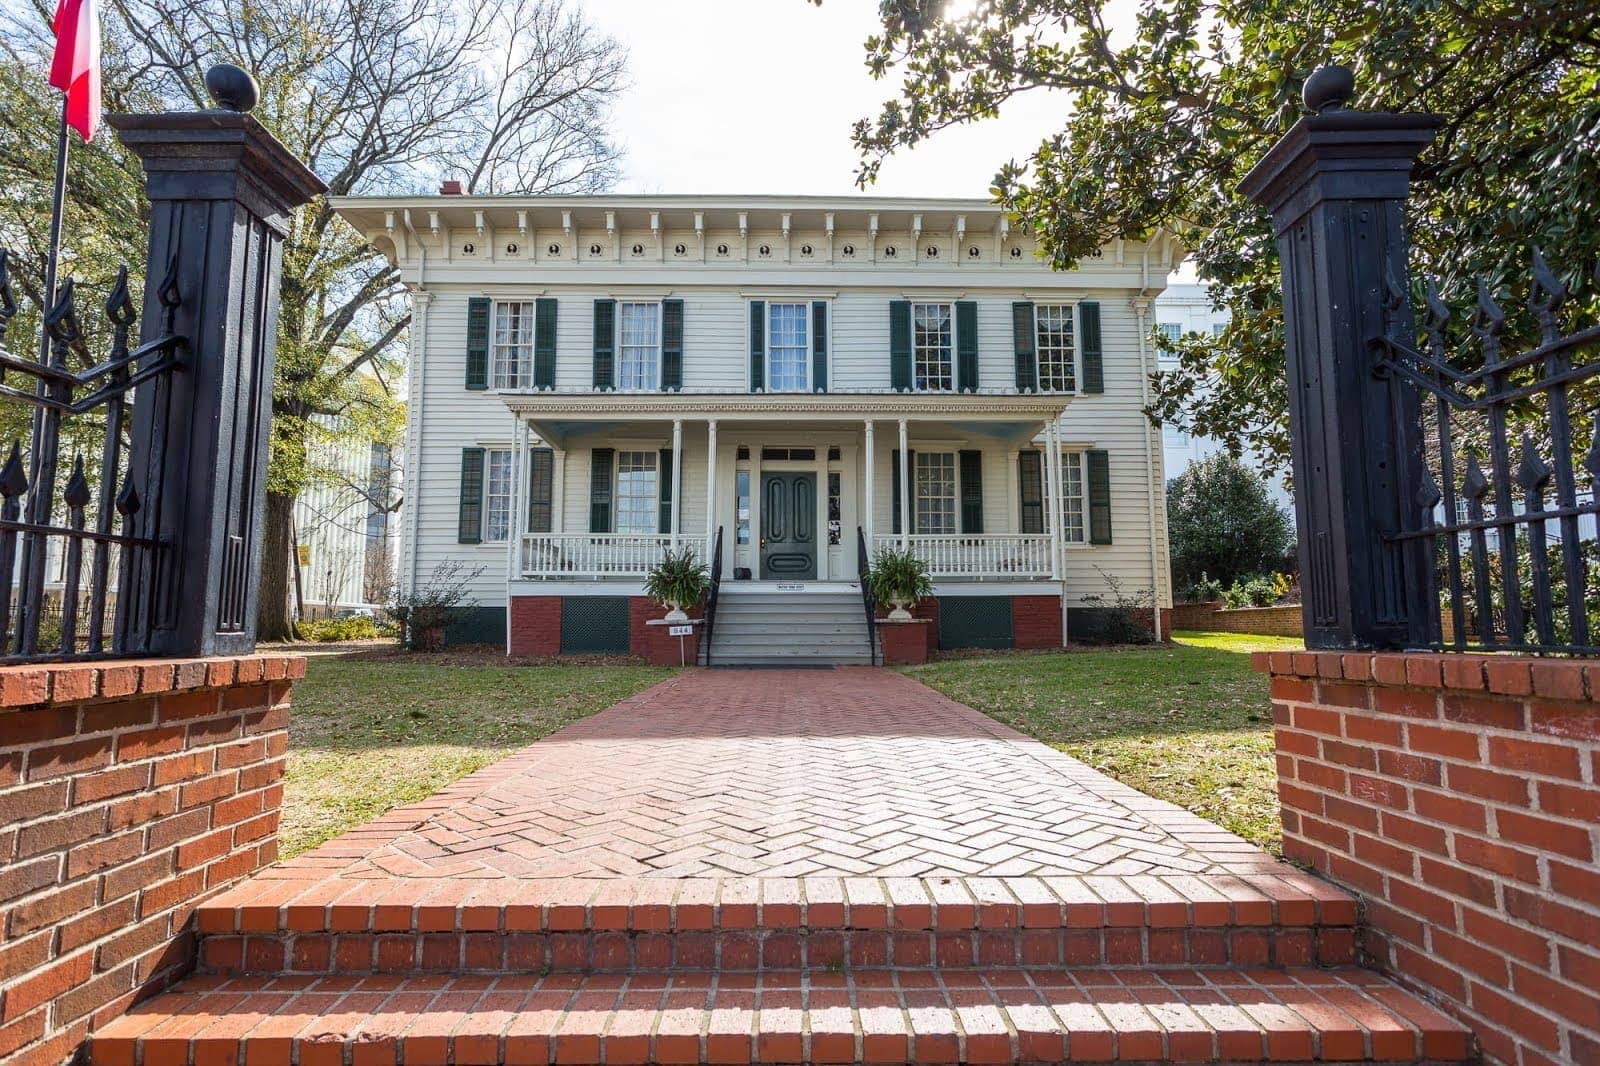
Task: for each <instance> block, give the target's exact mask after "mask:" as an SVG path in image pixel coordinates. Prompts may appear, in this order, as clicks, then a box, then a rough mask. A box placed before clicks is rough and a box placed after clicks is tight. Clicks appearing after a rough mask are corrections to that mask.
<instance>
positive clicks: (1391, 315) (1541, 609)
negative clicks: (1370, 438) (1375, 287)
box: [1373, 249, 1600, 655]
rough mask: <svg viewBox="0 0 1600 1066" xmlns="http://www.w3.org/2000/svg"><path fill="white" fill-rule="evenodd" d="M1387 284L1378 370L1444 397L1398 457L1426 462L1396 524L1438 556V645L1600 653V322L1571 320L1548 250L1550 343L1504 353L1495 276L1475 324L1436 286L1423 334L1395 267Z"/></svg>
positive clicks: (1416, 469)
mask: <svg viewBox="0 0 1600 1066" xmlns="http://www.w3.org/2000/svg"><path fill="white" fill-rule="evenodd" d="M1594 280H1595V283H1596V284H1597V285H1600V270H1597V271H1596V273H1595V279H1594ZM1385 289H1386V299H1385V301H1384V309H1383V310H1384V323H1385V333H1384V336H1382V337H1380V338H1378V339H1376V340H1375V341H1374V342H1373V344H1374V348H1375V351H1376V355H1377V359H1376V361H1375V363H1374V364H1373V366H1374V371H1375V373H1377V374H1378V375H1379V376H1380V377H1381V376H1386V375H1393V376H1395V377H1397V378H1398V379H1401V380H1403V381H1405V382H1409V383H1410V384H1411V385H1413V386H1415V387H1416V388H1418V389H1420V390H1422V393H1423V394H1424V400H1425V403H1426V402H1427V401H1431V407H1432V410H1431V412H1429V414H1431V419H1428V420H1427V421H1425V423H1424V432H1423V434H1422V437H1421V439H1422V442H1423V455H1422V456H1420V461H1418V459H1419V457H1415V456H1411V457H1408V456H1403V455H1402V456H1396V457H1395V459H1396V461H1397V462H1400V463H1409V464H1410V466H1411V467H1412V469H1410V470H1409V471H1406V472H1405V473H1404V474H1403V475H1402V476H1403V478H1404V484H1405V485H1409V486H1410V487H1411V488H1412V489H1413V490H1414V491H1413V495H1412V501H1411V502H1412V504H1413V506H1411V507H1409V508H1403V509H1402V510H1401V515H1402V518H1401V528H1400V529H1399V530H1398V531H1395V532H1392V533H1390V534H1389V536H1388V539H1389V540H1390V541H1391V542H1393V543H1395V544H1397V545H1398V544H1403V543H1405V542H1408V541H1409V542H1417V541H1421V542H1422V543H1424V544H1425V545H1426V546H1427V548H1428V553H1429V555H1430V556H1431V558H1432V559H1433V560H1434V561H1435V565H1434V567H1433V570H1432V572H1431V574H1430V575H1428V576H1429V577H1430V578H1431V580H1432V582H1433V584H1432V586H1431V587H1430V588H1429V589H1428V599H1427V602H1429V603H1437V604H1438V605H1439V610H1438V611H1437V612H1436V613H1435V614H1434V616H1433V618H1432V620H1431V621H1432V624H1431V631H1432V632H1431V640H1430V641H1429V646H1431V647H1434V648H1438V649H1447V650H1468V649H1482V650H1516V651H1530V652H1540V653H1547V652H1556V653H1573V654H1587V655H1594V654H1600V639H1597V638H1600V587H1593V586H1592V585H1591V582H1596V581H1600V418H1597V417H1596V409H1597V405H1600V395H1597V394H1596V390H1595V388H1594V385H1593V384H1590V385H1587V386H1586V384H1585V383H1588V382H1590V379H1593V378H1595V377H1596V375H1600V326H1591V327H1588V328H1584V329H1577V330H1574V331H1573V332H1570V333H1563V332H1562V324H1561V316H1560V311H1561V309H1562V305H1563V304H1564V303H1565V302H1566V301H1567V299H1568V295H1569V294H1568V291H1567V289H1566V287H1565V286H1563V285H1562V283H1561V282H1560V281H1559V280H1558V279H1557V278H1556V277H1555V276H1554V275H1553V274H1552V273H1551V271H1550V269H1549V268H1548V266H1547V265H1546V263H1545V261H1544V257H1543V256H1542V255H1540V253H1539V252H1538V250H1537V249H1535V250H1534V252H1533V261H1532V269H1531V272H1530V280H1529V285H1528V292H1527V296H1526V300H1525V306H1526V308H1527V310H1528V312H1529V313H1530V314H1531V315H1532V317H1533V319H1534V320H1536V321H1537V323H1538V328H1539V332H1540V342H1539V343H1538V344H1537V346H1535V347H1532V348H1530V349H1529V350H1527V351H1523V352H1520V353H1514V354H1513V353H1508V352H1506V351H1505V350H1504V349H1503V346H1502V335H1503V334H1504V333H1505V327H1506V312H1505V310H1504V309H1503V308H1502V306H1501V304H1500V303H1499V302H1498V301H1497V300H1496V299H1495V296H1494V294H1493V293H1492V292H1491V291H1490V290H1489V288H1488V287H1487V286H1486V285H1484V284H1482V283H1480V284H1479V286H1478V292H1477V308H1476V312H1475V313H1474V314H1473V316H1472V317H1471V320H1470V321H1468V322H1466V323H1465V324H1464V328H1462V327H1458V326H1456V325H1455V324H1453V323H1452V322H1451V317H1452V316H1451V312H1450V309H1449V307H1448V305H1447V304H1446V303H1445V301H1444V300H1443V299H1442V298H1441V297H1440V294H1439V291H1438V288H1437V287H1436V285H1434V284H1433V283H1432V282H1430V283H1428V284H1427V286H1426V297H1425V305H1426V311H1425V313H1424V314H1423V315H1422V317H1421V322H1422V325H1421V329H1420V339H1419V338H1418V337H1417V336H1414V335H1408V334H1412V333H1413V327H1412V326H1411V323H1412V322H1413V321H1414V319H1413V317H1412V314H1411V307H1410V300H1411V293H1410V292H1409V291H1407V289H1406V287H1405V286H1404V285H1402V284H1401V283H1400V282H1398V281H1397V280H1396V278H1395V276H1394V273H1393V271H1390V272H1389V273H1388V275H1387V283H1386V285H1385ZM1394 417H1395V418H1396V419H1401V418H1408V417H1411V414H1410V412H1408V411H1405V410H1403V409H1402V408H1401V407H1400V406H1398V405H1397V407H1396V408H1395V409H1394ZM1397 429H1398V427H1397ZM1580 434H1582V435H1586V437H1587V441H1588V444H1587V447H1582V446H1581V445H1580V439H1581V438H1580ZM1397 436H1398V434H1397ZM1513 438H1519V439H1517V440H1516V441H1515V443H1514V442H1513Z"/></svg>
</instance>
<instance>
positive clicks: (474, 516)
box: [456, 448, 483, 544]
mask: <svg viewBox="0 0 1600 1066" xmlns="http://www.w3.org/2000/svg"><path fill="white" fill-rule="evenodd" d="M456 542H457V543H459V544H482V543H483V449H482V448H462V449H461V510H460V512H459V515H458V518H457V521H456Z"/></svg>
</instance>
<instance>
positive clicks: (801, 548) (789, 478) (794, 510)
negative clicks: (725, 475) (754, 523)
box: [755, 469, 825, 581]
mask: <svg viewBox="0 0 1600 1066" xmlns="http://www.w3.org/2000/svg"><path fill="white" fill-rule="evenodd" d="M817 491H818V486H817V472H816V471H815V470H814V469H813V470H768V469H763V470H762V471H761V482H760V488H759V490H758V492H759V495H758V496H757V499H759V501H760V504H759V506H760V508H761V536H760V539H759V541H758V542H757V544H756V559H757V573H756V574H755V576H756V577H757V578H759V579H760V580H762V581H786V580H787V581H815V580H817V577H818V575H819V570H818V567H819V565H820V564H821V561H820V560H819V558H818V555H819V552H820V550H821V546H819V545H818V543H817V525H818V523H817V509H818V501H817ZM824 506H825V505H824ZM804 561H809V564H810V565H809V566H806V565H803V564H804ZM773 562H776V563H777V567H776V569H774V568H773V566H772V565H771V564H772V563H773Z"/></svg>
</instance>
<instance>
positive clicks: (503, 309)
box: [489, 300, 534, 389]
mask: <svg viewBox="0 0 1600 1066" xmlns="http://www.w3.org/2000/svg"><path fill="white" fill-rule="evenodd" d="M533 320H534V304H533V301H532V300H526V301H516V300H513V301H496V303H495V305H494V341H493V343H492V344H491V345H490V347H489V351H490V360H489V362H490V377H489V381H490V384H491V385H492V386H493V387H494V388H497V389H520V388H525V387H526V386H527V385H528V384H529V383H530V382H531V381H532V379H533Z"/></svg>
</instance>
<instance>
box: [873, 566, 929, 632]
mask: <svg viewBox="0 0 1600 1066" xmlns="http://www.w3.org/2000/svg"><path fill="white" fill-rule="evenodd" d="M867 585H868V587H869V588H870V589H871V590H872V596H873V598H874V599H876V600H877V601H878V602H879V603H887V604H889V605H890V606H892V607H893V608H894V609H893V610H891V611H890V612H889V621H891V622H909V621H911V611H910V608H912V607H915V606H916V605H917V603H918V602H919V601H920V600H922V599H923V598H925V597H927V596H931V595H933V581H932V579H930V578H929V577H928V565H927V564H926V563H924V562H923V561H922V560H921V559H919V558H917V557H916V556H915V555H914V554H912V553H911V551H910V550H908V549H901V548H892V547H883V548H879V549H878V550H877V552H876V553H874V554H873V556H872V566H871V568H870V569H869V570H868V571H867Z"/></svg>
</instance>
